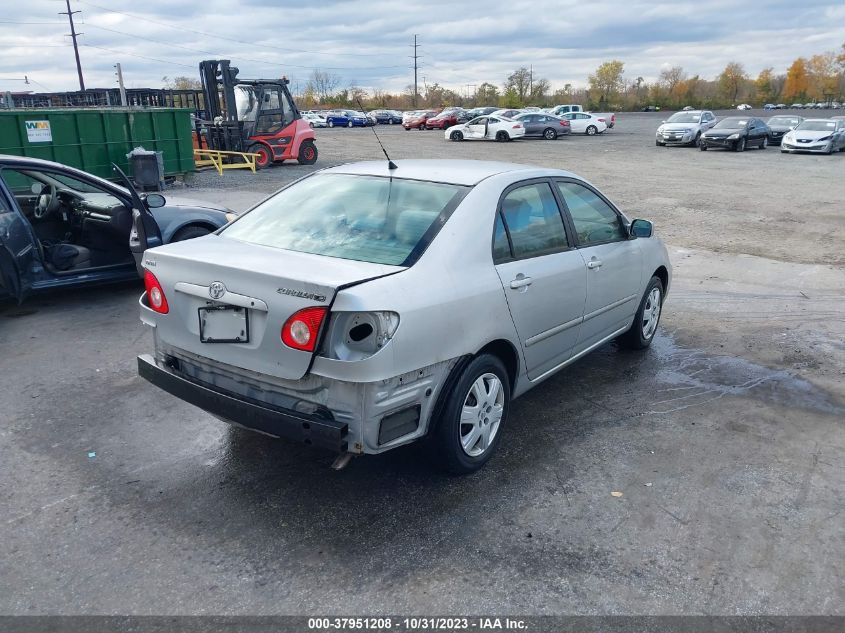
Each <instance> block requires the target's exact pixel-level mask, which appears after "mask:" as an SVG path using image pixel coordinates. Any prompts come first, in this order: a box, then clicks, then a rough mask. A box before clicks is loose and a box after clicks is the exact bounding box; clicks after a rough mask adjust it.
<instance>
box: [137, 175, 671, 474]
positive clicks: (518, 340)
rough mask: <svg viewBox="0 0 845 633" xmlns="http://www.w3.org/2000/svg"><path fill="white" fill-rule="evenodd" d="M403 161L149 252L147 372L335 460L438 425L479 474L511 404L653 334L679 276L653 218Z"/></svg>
mask: <svg viewBox="0 0 845 633" xmlns="http://www.w3.org/2000/svg"><path fill="white" fill-rule="evenodd" d="M396 162H397V163H398V165H393V164H388V162H387V161H382V162H367V163H356V164H351V165H343V166H339V167H333V168H331V169H326V170H323V171H320V172H316V173H314V174H312V175H310V176H307V177H305V178H302V179H300V180H298V181H296V182H295V183H293V184H291V185H289V186H288V187H286V188H284V189H282V190H280V191H279V192H277V193H276V194H274V195H273V196H271V197H270V198H268V199H266V200H265V201H263V202H261V203H259V204H258V205H257V206H256V207H255V208H253V209H252V210H251V211H249V212H247V213H245V214H243V215H241V216H240V217H239V218H238V219H237V220H235V221H234V222H232V223H231V224H229V225H228V226H226V227H225V228H223V229H222V230H221V231H218V232H217V233H215V234H213V235H209V236H207V237H204V238H199V239H195V240H191V241H189V242H183V243H178V244H170V245H167V246H162V247H158V248H153V249H150V250H149V251H147V252H146V254H145V255H144V260H143V263H144V266H145V268H146V272H145V284H146V292H145V293H144V295H143V296H142V297H141V301H140V305H141V320H142V321H143V322H144V323H145V324H147V325H148V326H150V329H151V332H152V334H153V337H152V338H153V343H154V350H153V353H152V354H149V355H143V356H140V357H139V358H138V366H139V372H140V374H141V375H142V376H143V377H144V378H146V379H147V380H149V381H150V382H152V383H153V384H155V385H157V386H158V387H160V388H161V389H164V390H165V391H168V392H170V393H172V394H174V395H176V396H177V397H180V398H182V399H184V400H185V401H187V402H189V403H191V404H194V405H196V406H198V407H201V408H203V409H205V410H206V411H208V412H209V413H211V414H212V415H214V416H216V417H218V418H220V419H223V420H225V421H229V422H233V423H236V424H239V425H241V426H245V427H249V428H252V429H255V430H258V431H261V432H263V433H266V434H269V435H272V436H279V437H287V438H292V439H294V440H297V441H299V442H303V443H305V444H309V445H314V446H321V447H324V448H328V449H331V450H333V451H336V452H337V453H339V457H338V460H339V461H338V466H340V465H342V464H343V463H344V462H345V461H348V457H349V456H350V455H357V454H363V453H381V452H383V451H387V450H389V449H392V448H395V447H397V446H401V445H403V444H407V443H409V442H412V441H415V440H419V439H422V438H424V437H427V436H428V437H430V439H431V440H432V442H431V444H432V446H434V447H435V449H436V450H435V455H436V457H437V459H438V460H439V461H440V463H441V464H442V465H443V466H444V467H445V468H446V469H448V470H450V471H452V472H457V473H468V472H472V471H474V470H476V469H478V468H480V467H481V466H482V465H483V464H484V463H485V462H486V461H487V460H488V459H489V458H490V457H491V455H492V454H493V453H494V452H495V450H496V448H497V446H498V445H499V444H500V442H501V441H502V440H503V431H502V429H503V427H504V426H505V425H506V424H508V423H517V424H518V423H519V421H518V420H508V417H509V416H508V412H509V406H510V402H511V400H512V399H513V398H515V397H517V396H519V395H521V394H523V393H525V392H526V391H528V390H529V389H531V388H532V387H534V386H536V385H538V384H540V383H541V382H543V381H544V380H545V379H546V378H548V377H549V376H552V375H553V374H554V373H555V372H557V371H559V370H560V369H561V368H563V367H566V366H567V365H569V364H570V363H573V362H575V361H576V360H577V359H579V358H581V357H582V356H584V355H585V354H587V353H589V352H590V351H591V350H594V349H596V348H597V347H599V346H601V345H604V344H605V343H607V342H608V341H611V340H613V339H617V340H618V341H619V343H620V344H621V345H624V346H626V347H630V348H634V349H645V348H647V347H648V346H649V345H650V343H651V341H652V340H653V338H654V336H655V333H656V331H657V324H658V322H659V320H660V314H661V307H662V305H663V301H664V299H665V297H666V293H667V291H668V289H669V285H670V282H671V272H672V267H671V264H670V262H669V258H668V255H667V252H666V248H665V247H664V245H663V243H662V242H661V241H660V240H659V239H658V238H656V237H654V236H653V235H652V225H651V223H650V222H648V221H647V220H633V221H632V220H630V219H629V218H628V217H626V216H625V215H624V214H623V213H622V212H621V211H619V210H618V209H617V208H616V206H615V205H613V203H612V202H610V201H609V200H608V199H607V197H605V196H604V195H603V194H602V193H601V192H600V191H599V190H598V189H597V188H596V187H595V186H594V185H592V184H590V183H588V182H586V181H584V180H583V179H581V178H579V177H578V176H576V175H575V174H572V173H569V172H566V171H559V170H555V169H545V168H540V167H532V166H524V165H514V164H508V163H497V162H480V161H459V160H454V161H450V160H428V161H427V160H399V161H396ZM155 397H156V395H155V394H154V393H152V392H151V393H150V398H151V399H153V398H155ZM174 422H175V421H174Z"/></svg>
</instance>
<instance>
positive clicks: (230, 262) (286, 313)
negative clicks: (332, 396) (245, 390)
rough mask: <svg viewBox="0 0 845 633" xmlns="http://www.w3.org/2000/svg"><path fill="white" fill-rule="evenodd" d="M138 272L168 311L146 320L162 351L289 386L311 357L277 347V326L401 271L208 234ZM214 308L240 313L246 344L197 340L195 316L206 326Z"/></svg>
mask: <svg viewBox="0 0 845 633" xmlns="http://www.w3.org/2000/svg"><path fill="white" fill-rule="evenodd" d="M144 265H145V267H146V268H147V269H149V270H150V271H151V272H152V273H153V274H154V275H155V276H156V278H157V279H158V281H159V283H160V284H161V286H162V288H163V289H164V294H165V296H166V297H167V301H168V304H169V307H170V311H169V312H168V314H157V313H150V314H149V315H148V316H149V317H150V319H151V320H153V321H154V322H155V324H156V331H157V335H158V339H159V341H160V342H161V343H164V344H165V345H169V346H173V347H176V348H179V349H183V350H187V351H189V352H192V353H194V354H197V355H199V356H202V357H205V358H208V359H210V360H212V361H217V362H220V363H225V364H228V365H233V366H235V367H240V368H243V369H247V370H251V371H256V372H260V373H263V374H268V375H271V376H276V377H279V378H284V379H290V380H296V379H299V378H301V377H302V376H304V375H305V374H306V373H307V371H308V368H309V366H310V365H311V357H312V356H313V354H312V353H311V352H304V351H300V350H295V349H291V348H290V347H287V346H286V345H285V344H284V343H283V342H282V339H281V330H282V326H283V325H284V323H285V321H287V320H288V318H289V317H290V316H291V315H292V314H294V313H295V312H297V311H299V310H301V309H303V308H308V307H313V306H326V307H328V306H330V305H331V302H332V300H333V299H334V296H335V294H336V293H337V290H338V289H339V288H341V287H345V286H349V285H352V284H355V283H359V282H362V281H365V280H369V279H373V278H377V277H382V276H384V275H389V274H392V273H396V272H400V271H402V270H404V268H403V267H401V266H388V265H384V264H371V263H368V262H358V261H352V260H347V259H339V258H335V257H325V256H322V255H311V254H308V253H297V252H294V251H287V250H282V249H277V248H271V247H268V246H261V245H257V244H249V243H246V242H241V241H239V240H234V239H230V238H225V237H223V236H218V235H213V234H212V235H207V236H205V237H201V238H196V239H193V240H186V241H184V242H176V243H173V244H168V245H166V246H162V247H159V248H155V249H151V250H149V251H147V252H146V254H145V255H144ZM221 285H222V287H221ZM215 306H235V307H239V308H243V309H244V311H245V312H246V320H247V328H248V339H249V340H248V342H245V343H209V342H203V341H202V340H201V337H200V310H201V309H202V310H203V315H204V317H205V318H206V319H208V312H207V311H206V310H205V309H207V308H209V307H215ZM229 314H232V313H229ZM215 318H216V315H215ZM206 323H207V324H208V320H207V321H206ZM218 323H219V321H218ZM324 324H325V323H324ZM207 327H208V328H209V329H210V326H209V325H207ZM223 327H224V328H225V327H228V326H223Z"/></svg>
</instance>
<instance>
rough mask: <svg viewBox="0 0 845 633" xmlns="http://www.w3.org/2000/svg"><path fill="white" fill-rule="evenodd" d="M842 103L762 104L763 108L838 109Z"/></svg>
mask: <svg viewBox="0 0 845 633" xmlns="http://www.w3.org/2000/svg"><path fill="white" fill-rule="evenodd" d="M842 107H843V106H842V104H841V103H839V102H838V101H831V102H830V103H812V102H811V103H793V104H792V105H786V104H785V103H777V104H775V103H767V104H765V105H764V106H763V109H764V110H840V109H841V108H842Z"/></svg>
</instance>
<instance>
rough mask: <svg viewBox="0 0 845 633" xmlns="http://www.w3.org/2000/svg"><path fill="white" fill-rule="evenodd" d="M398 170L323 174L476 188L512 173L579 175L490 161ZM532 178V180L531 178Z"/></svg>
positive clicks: (380, 166) (366, 167) (371, 167)
mask: <svg viewBox="0 0 845 633" xmlns="http://www.w3.org/2000/svg"><path fill="white" fill-rule="evenodd" d="M394 162H395V163H396V166H397V168H396V169H393V170H391V169H388V167H387V161H384V160H379V161H366V162H360V163H350V164H348V165H338V166H337V167H330V168H328V169H325V170H323V172H322V173H330V174H331V173H334V174H354V175H361V176H384V177H389V176H394V177H396V178H407V179H410V180H431V181H434V182H445V183H450V184H455V185H470V186H471V185H476V184H478V183H479V182H481V181H482V180H484V179H485V178H489V177H491V176H496V175H498V174H502V173H510V172H523V171H524V172H536V176H537V177H542V176H543V175H556V176H569V177H573V178H578V176H576V175H575V174H572V173H570V172H567V171H562V170H559V169H546V168H542V167H536V166H532V165H520V164H518V163H506V162H499V161H486V160H441V159H428V160H426V159H396V161H394ZM528 177H530V176H528Z"/></svg>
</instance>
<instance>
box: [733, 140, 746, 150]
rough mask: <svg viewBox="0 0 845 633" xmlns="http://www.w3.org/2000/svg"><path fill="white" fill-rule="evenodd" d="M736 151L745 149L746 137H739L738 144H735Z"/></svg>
mask: <svg viewBox="0 0 845 633" xmlns="http://www.w3.org/2000/svg"><path fill="white" fill-rule="evenodd" d="M734 151H735V152H744V151H745V137H742V138H741V139H739V140H738V141H737V142H736V145H734Z"/></svg>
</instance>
